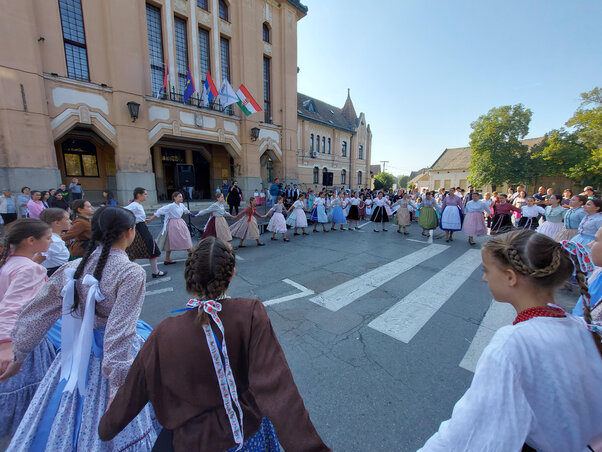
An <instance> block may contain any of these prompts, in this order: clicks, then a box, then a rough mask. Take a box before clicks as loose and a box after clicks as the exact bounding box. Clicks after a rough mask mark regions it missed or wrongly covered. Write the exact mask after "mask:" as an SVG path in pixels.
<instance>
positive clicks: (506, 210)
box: [489, 193, 518, 235]
mask: <svg viewBox="0 0 602 452" xmlns="http://www.w3.org/2000/svg"><path fill="white" fill-rule="evenodd" d="M507 201H508V196H507V195H506V194H505V193H502V194H501V195H500V196H499V203H497V204H494V207H493V211H494V212H495V214H494V215H493V219H492V220H491V231H490V232H489V233H490V234H491V235H497V234H504V233H505V232H510V231H512V229H513V227H512V212H516V211H517V210H518V208H516V207H514V206H513V205H512V204H510V203H509V202H507Z"/></svg>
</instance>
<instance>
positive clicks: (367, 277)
mask: <svg viewBox="0 0 602 452" xmlns="http://www.w3.org/2000/svg"><path fill="white" fill-rule="evenodd" d="M448 248H449V247H448V246H445V245H431V246H427V247H426V248H422V249H421V250H418V251H415V252H413V253H411V254H408V255H407V256H403V257H401V258H399V259H397V260H394V261H393V262H389V263H388V264H385V265H383V266H381V267H378V268H375V269H374V270H371V271H369V272H368V273H365V274H363V275H361V276H359V277H357V278H353V279H351V280H349V281H347V282H345V283H343V284H339V285H338V286H335V287H333V288H332V289H329V290H327V291H325V292H322V293H321V294H320V295H317V296H315V297H313V298H310V299H309V301H311V302H312V303H316V304H318V305H320V306H323V307H325V308H326V309H330V310H331V311H338V310H339V309H341V308H343V307H345V306H347V305H348V304H350V303H352V302H354V301H355V300H357V299H358V298H360V297H362V296H364V295H366V294H367V293H370V292H372V291H373V290H374V289H376V288H378V287H380V286H382V285H383V284H385V283H387V282H389V281H391V280H392V279H393V278H395V277H396V276H398V275H400V274H402V273H404V272H406V271H408V270H410V269H412V268H414V267H416V266H417V265H418V264H421V263H422V262H424V261H426V260H428V259H430V258H432V257H434V256H436V255H437V254H439V253H442V252H443V251H445V250H446V249H448Z"/></svg>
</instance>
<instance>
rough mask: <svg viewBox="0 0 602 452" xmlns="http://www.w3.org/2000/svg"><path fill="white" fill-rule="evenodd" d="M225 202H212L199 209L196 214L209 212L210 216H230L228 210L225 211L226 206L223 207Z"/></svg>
mask: <svg viewBox="0 0 602 452" xmlns="http://www.w3.org/2000/svg"><path fill="white" fill-rule="evenodd" d="M224 204H225V203H221V204H220V203H219V202H214V203H213V204H211V205H210V206H209V207H207V208H206V209H205V210H199V213H197V215H205V214H208V213H210V214H211V216H212V217H231V216H232V215H230V213H229V212H226V208H225V207H224Z"/></svg>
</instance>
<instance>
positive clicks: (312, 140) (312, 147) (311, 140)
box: [309, 133, 314, 152]
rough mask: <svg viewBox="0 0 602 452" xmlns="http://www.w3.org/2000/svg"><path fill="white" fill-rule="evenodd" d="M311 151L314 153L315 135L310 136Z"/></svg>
mask: <svg viewBox="0 0 602 452" xmlns="http://www.w3.org/2000/svg"><path fill="white" fill-rule="evenodd" d="M309 150H310V151H311V152H314V134H313V133H312V134H311V135H310V136H309Z"/></svg>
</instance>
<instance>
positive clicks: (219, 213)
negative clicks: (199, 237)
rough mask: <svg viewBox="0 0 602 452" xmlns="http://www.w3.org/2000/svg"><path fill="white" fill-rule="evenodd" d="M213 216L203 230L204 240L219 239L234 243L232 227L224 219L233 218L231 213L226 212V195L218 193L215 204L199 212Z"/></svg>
mask: <svg viewBox="0 0 602 452" xmlns="http://www.w3.org/2000/svg"><path fill="white" fill-rule="evenodd" d="M208 213H209V214H211V216H210V217H209V220H208V221H207V224H205V229H204V230H203V238H206V237H217V238H218V239H221V240H223V241H225V242H230V241H232V234H231V233H230V227H229V226H228V222H227V221H226V219H225V218H224V217H232V215H230V213H228V212H227V211H226V203H225V202H224V194H223V193H218V194H217V195H216V197H215V202H214V203H213V204H211V205H210V206H209V207H207V208H206V209H205V210H199V213H197V214H196V216H197V217H198V216H199V215H207V214H208Z"/></svg>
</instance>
